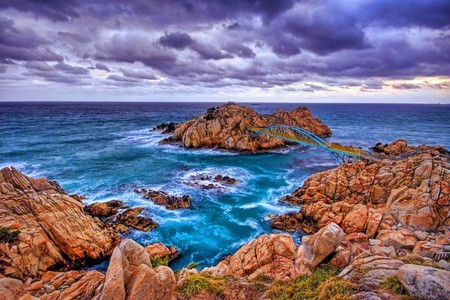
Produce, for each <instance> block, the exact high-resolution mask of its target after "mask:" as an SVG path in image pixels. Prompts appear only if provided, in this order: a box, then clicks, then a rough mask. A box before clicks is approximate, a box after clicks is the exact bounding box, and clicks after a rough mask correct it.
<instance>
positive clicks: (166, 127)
mask: <svg viewBox="0 0 450 300" xmlns="http://www.w3.org/2000/svg"><path fill="white" fill-rule="evenodd" d="M179 125H180V123H175V122H168V123H161V124H158V125H156V126H155V127H153V129H152V130H160V131H161V132H162V133H173V132H174V131H175V129H177V127H178V126H179Z"/></svg>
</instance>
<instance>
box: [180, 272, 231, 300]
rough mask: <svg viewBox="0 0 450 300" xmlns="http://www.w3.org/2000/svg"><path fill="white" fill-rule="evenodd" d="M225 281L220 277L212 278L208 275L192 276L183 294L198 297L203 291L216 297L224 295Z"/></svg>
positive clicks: (188, 278) (185, 285) (187, 280)
mask: <svg viewBox="0 0 450 300" xmlns="http://www.w3.org/2000/svg"><path fill="white" fill-rule="evenodd" d="M224 285H225V280H224V279H223V278H220V277H212V276H209V275H206V274H192V275H189V276H188V277H187V278H186V282H185V284H184V287H183V289H182V293H183V294H184V295H186V296H191V295H197V294H199V293H200V292H202V291H207V292H211V293H213V294H215V295H218V296H219V295H222V294H223V293H224V290H223V286H224Z"/></svg>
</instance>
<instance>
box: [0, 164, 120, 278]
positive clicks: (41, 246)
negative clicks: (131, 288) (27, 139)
mask: <svg viewBox="0 0 450 300" xmlns="http://www.w3.org/2000/svg"><path fill="white" fill-rule="evenodd" d="M0 227H1V228H2V230H5V231H7V232H20V233H19V234H18V236H17V237H16V238H14V239H9V240H7V241H2V242H1V243H0V272H1V273H2V274H4V275H5V276H8V277H15V278H25V277H37V276H40V275H42V274H43V273H45V272H46V271H47V270H48V269H55V268H69V267H73V266H78V265H82V264H84V263H85V262H86V261H94V260H99V259H102V258H105V257H107V256H109V255H110V254H111V252H112V250H113V249H114V246H115V245H116V244H117V243H118V241H119V240H120V238H119V236H118V235H117V234H116V233H114V232H113V231H112V230H111V229H110V228H107V227H105V226H104V225H103V224H102V223H101V222H100V221H98V219H97V220H96V219H94V218H92V217H91V216H89V215H86V214H85V213H84V212H83V207H82V204H81V202H80V201H78V200H77V199H75V198H73V197H71V196H69V195H68V194H67V193H66V192H65V191H64V190H63V189H62V188H61V187H60V186H59V185H58V183H56V182H52V181H48V180H47V179H44V178H40V179H33V178H29V177H27V176H25V175H24V174H22V173H20V172H19V171H17V170H16V169H14V168H3V169H2V170H0Z"/></svg>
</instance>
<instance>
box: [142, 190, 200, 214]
mask: <svg viewBox="0 0 450 300" xmlns="http://www.w3.org/2000/svg"><path fill="white" fill-rule="evenodd" d="M134 191H135V192H136V193H139V194H142V195H144V197H145V198H146V199H149V200H152V201H153V202H155V203H156V204H160V205H165V206H166V208H167V209H176V208H188V207H190V206H191V197H190V196H189V195H183V196H181V197H178V196H172V195H169V194H167V193H166V192H163V191H154V190H147V189H140V190H139V189H135V190H134Z"/></svg>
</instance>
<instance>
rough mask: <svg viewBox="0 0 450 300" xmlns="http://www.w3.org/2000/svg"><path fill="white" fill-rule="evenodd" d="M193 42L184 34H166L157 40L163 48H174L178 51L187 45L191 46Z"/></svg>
mask: <svg viewBox="0 0 450 300" xmlns="http://www.w3.org/2000/svg"><path fill="white" fill-rule="evenodd" d="M193 42H194V41H193V40H192V38H191V36H190V35H189V34H187V33H184V32H179V31H177V32H171V33H166V34H165V35H163V36H162V37H160V38H159V43H160V44H161V45H163V46H165V47H169V48H175V49H178V50H182V49H184V48H186V47H188V46H189V45H191V44H192V43H193Z"/></svg>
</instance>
